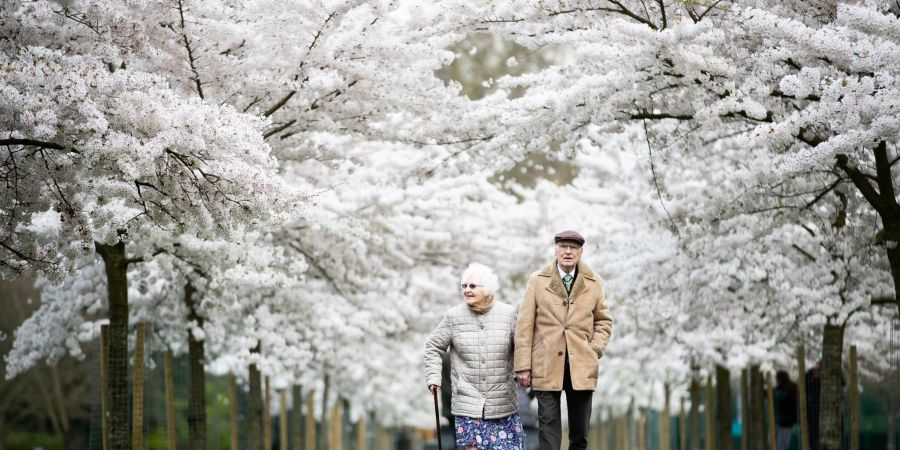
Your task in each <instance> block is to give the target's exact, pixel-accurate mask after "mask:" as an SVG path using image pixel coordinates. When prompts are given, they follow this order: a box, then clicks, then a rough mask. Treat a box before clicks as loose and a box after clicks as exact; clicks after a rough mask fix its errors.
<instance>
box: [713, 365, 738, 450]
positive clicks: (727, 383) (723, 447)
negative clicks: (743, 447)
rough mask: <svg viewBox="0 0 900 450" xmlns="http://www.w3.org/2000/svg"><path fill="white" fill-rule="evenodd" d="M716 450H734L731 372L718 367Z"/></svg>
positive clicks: (725, 368)
mask: <svg viewBox="0 0 900 450" xmlns="http://www.w3.org/2000/svg"><path fill="white" fill-rule="evenodd" d="M716 438H717V439H716V440H717V442H716V448H717V449H718V450H732V448H733V447H734V439H733V438H732V437H731V371H730V370H728V368H727V367H725V366H722V365H719V364H717V365H716Z"/></svg>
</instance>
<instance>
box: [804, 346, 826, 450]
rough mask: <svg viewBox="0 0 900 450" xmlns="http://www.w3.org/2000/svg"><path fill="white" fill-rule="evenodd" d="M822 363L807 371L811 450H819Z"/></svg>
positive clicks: (807, 404)
mask: <svg viewBox="0 0 900 450" xmlns="http://www.w3.org/2000/svg"><path fill="white" fill-rule="evenodd" d="M821 368H822V363H821V362H817V363H816V364H815V365H814V366H812V368H811V369H809V370H807V371H806V422H807V428H808V430H809V450H819V410H820V408H819V406H820V405H821V395H822V376H821V373H820V372H821Z"/></svg>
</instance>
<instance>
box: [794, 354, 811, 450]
mask: <svg viewBox="0 0 900 450" xmlns="http://www.w3.org/2000/svg"><path fill="white" fill-rule="evenodd" d="M797 368H798V372H799V373H800V375H799V376H798V377H797V397H798V398H797V420H798V422H799V423H798V425H800V450H810V449H809V413H808V411H807V410H806V401H807V400H806V349H805V348H804V347H803V344H800V345H798V346H797Z"/></svg>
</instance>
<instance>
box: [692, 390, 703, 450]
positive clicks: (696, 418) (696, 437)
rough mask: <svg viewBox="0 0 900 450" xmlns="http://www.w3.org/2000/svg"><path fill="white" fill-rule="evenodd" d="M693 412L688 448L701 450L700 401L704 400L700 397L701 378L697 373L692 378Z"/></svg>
mask: <svg viewBox="0 0 900 450" xmlns="http://www.w3.org/2000/svg"><path fill="white" fill-rule="evenodd" d="M690 392H691V412H690V419H691V420H690V422H691V425H690V426H691V431H690V433H689V435H688V436H689V439H688V442H689V443H688V448H689V449H690V450H700V449H701V446H700V443H701V440H702V438H701V436H702V432H701V431H700V430H701V429H702V428H701V425H702V424H701V423H700V403H701V402H702V401H703V400H702V399H701V398H700V379H699V378H697V375H696V374H695V375H694V377H693V378H691V387H690Z"/></svg>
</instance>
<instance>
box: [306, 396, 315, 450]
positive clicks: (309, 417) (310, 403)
mask: <svg viewBox="0 0 900 450" xmlns="http://www.w3.org/2000/svg"><path fill="white" fill-rule="evenodd" d="M315 398H316V396H315V393H314V392H312V391H310V392H309V394H307V395H306V421H305V422H306V426H305V427H304V428H305V429H306V435H305V436H304V437H305V439H304V445H305V446H306V450H316V401H315Z"/></svg>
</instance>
